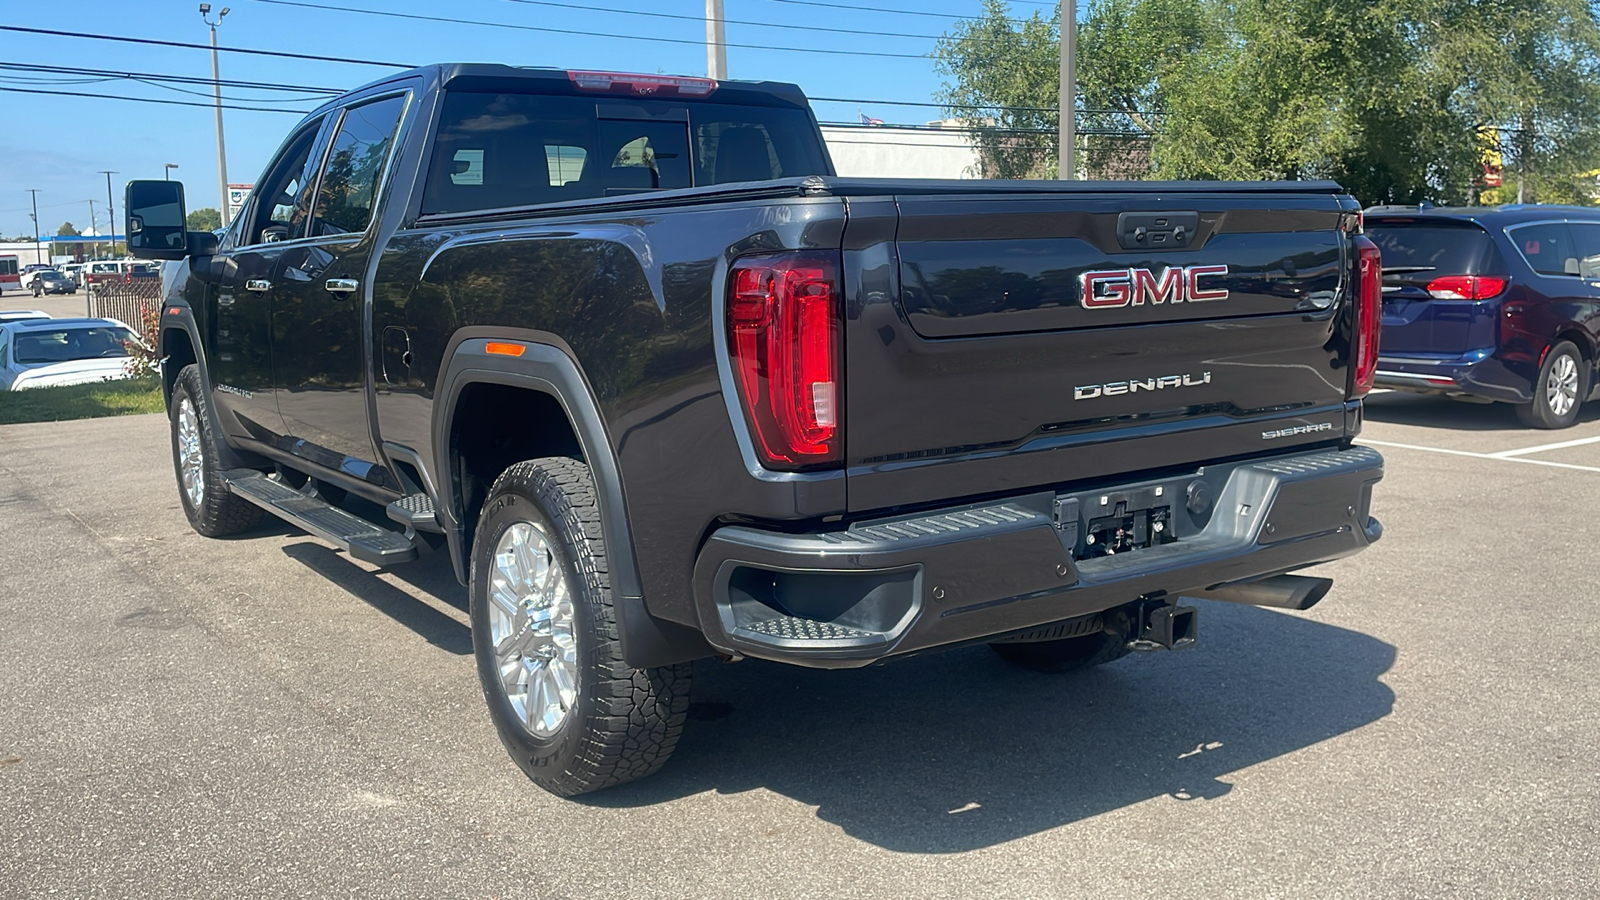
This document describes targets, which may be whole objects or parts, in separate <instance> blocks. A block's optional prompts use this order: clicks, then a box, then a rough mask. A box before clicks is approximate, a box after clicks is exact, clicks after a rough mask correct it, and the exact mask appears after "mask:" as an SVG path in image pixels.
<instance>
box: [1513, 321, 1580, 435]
mask: <svg viewBox="0 0 1600 900" xmlns="http://www.w3.org/2000/svg"><path fill="white" fill-rule="evenodd" d="M1588 396H1589V364H1588V363H1587V362H1586V361H1585V360H1584V358H1583V355H1582V354H1581V353H1579V352H1578V348H1577V346H1576V345H1574V344H1573V343H1572V342H1571V341H1562V342H1560V343H1558V344H1556V345H1555V346H1554V347H1551V348H1550V352H1549V353H1547V354H1545V358H1544V365H1542V366H1540V367H1539V377H1538V379H1537V380H1536V381H1534V383H1533V399H1532V400H1531V401H1529V402H1527V403H1524V404H1521V405H1519V406H1518V407H1517V418H1519V419H1521V420H1522V424H1524V425H1527V426H1528V427H1530V428H1570V427H1572V425H1573V424H1574V423H1576V422H1577V421H1578V412H1579V410H1581V409H1582V408H1583V401H1584V400H1585V399H1586V398H1587V397H1588Z"/></svg>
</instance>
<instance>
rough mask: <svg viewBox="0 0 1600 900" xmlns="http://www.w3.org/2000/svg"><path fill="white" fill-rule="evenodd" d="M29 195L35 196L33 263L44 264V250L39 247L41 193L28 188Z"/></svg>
mask: <svg viewBox="0 0 1600 900" xmlns="http://www.w3.org/2000/svg"><path fill="white" fill-rule="evenodd" d="M28 193H30V194H32V195H33V261H34V262H37V263H39V264H41V265H42V264H43V263H44V250H43V249H42V248H41V247H40V246H39V191H38V189H36V188H28Z"/></svg>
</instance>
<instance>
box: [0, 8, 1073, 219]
mask: <svg viewBox="0 0 1600 900" xmlns="http://www.w3.org/2000/svg"><path fill="white" fill-rule="evenodd" d="M304 2H306V3H309V4H312V5H315V6H324V7H344V8H347V9H367V10H380V11H385V12H395V13H406V14H411V15H417V16H428V17H438V18H444V17H448V18H451V19H453V20H476V21H481V22H488V23H494V26H490V27H486V26H481V25H473V24H467V23H466V22H462V21H451V22H438V21H418V20H403V19H394V18H383V17H378V16H371V15H362V14H357V13H350V12H341V11H337V10H327V9H310V8H304V7H298V6H292V5H285V4H284V3H282V2H281V0H280V2H272V0H229V2H227V3H226V5H230V6H231V7H232V11H231V12H230V13H229V14H228V17H227V19H226V20H225V21H224V22H223V25H222V27H221V29H220V30H219V32H218V34H219V39H220V42H221V44H222V45H223V46H235V47H248V48H253V49H264V50H278V51H290V52H296V53H307V54H311V55H314V56H339V57H349V58H360V59H377V60H385V61H394V62H401V63H410V64H426V63H433V62H500V63H508V64H513V65H538V66H553V67H557V68H569V69H608V70H618V71H632V72H656V71H665V72H669V73H674V74H689V75H703V74H705V70H706V53H705V46H704V43H703V41H704V39H705V26H704V23H703V20H700V19H698V18H695V17H699V16H703V15H704V12H705V6H704V3H703V2H702V0H669V2H667V3H662V4H651V5H638V4H633V3H630V2H629V0H593V2H592V3H585V2H584V0H541V2H531V0H454V2H451V3H448V4H445V3H438V2H426V0H383V2H379V0H304ZM829 2H836V3H840V4H849V0H829ZM862 2H864V3H865V4H866V5H868V6H871V7H878V8H882V9H898V10H903V11H914V12H917V13H923V15H911V14H896V13H889V12H874V11H869V10H862V9H859V8H849V9H833V8H822V7H818V6H808V5H801V4H798V3H794V2H787V0H724V3H725V8H724V15H725V16H726V18H727V19H728V20H729V21H730V24H729V25H728V26H727V29H728V30H727V40H728V43H729V44H730V45H731V44H746V45H752V46H751V47H734V46H730V47H729V49H728V71H729V76H730V77H731V78H736V79H771V80H777V81H792V82H795V83H797V84H799V85H800V86H801V87H802V88H804V89H805V91H806V93H807V94H808V95H810V96H813V97H841V98H860V99H865V100H883V101H888V100H901V101H918V102H926V101H928V100H930V99H931V98H932V95H933V94H934V93H935V92H936V91H937V90H938V89H939V86H940V79H939V76H938V75H936V74H935V73H934V69H933V62H932V60H931V59H929V58H927V56H926V54H928V53H929V52H931V51H932V49H933V46H934V40H933V37H934V36H937V35H938V34H940V33H942V32H944V31H946V30H948V29H949V28H950V27H951V26H953V25H954V24H955V21H956V19H955V18H954V17H958V16H972V15H976V14H977V13H978V11H979V8H980V3H979V0H862ZM551 3H553V4H555V5H549V4H551ZM212 5H213V6H214V7H216V8H218V9H220V8H221V7H222V6H223V5H225V3H223V2H215V0H213V4H212ZM565 7H574V8H565ZM576 7H582V8H576ZM601 7H610V8H612V9H614V10H630V9H631V10H645V11H649V12H652V13H663V14H674V15H683V16H688V17H690V18H687V19H682V20H679V19H670V18H651V17H646V16H641V15H637V14H634V13H630V12H610V11H605V10H604V9H602V8H601ZM1053 8H1054V4H1053V3H1049V2H1046V0H1012V9H1013V12H1014V14H1017V15H1028V14H1031V13H1032V12H1034V11H1039V12H1041V13H1042V14H1045V15H1048V14H1049V13H1050V11H1051V10H1052V9H1053ZM930 13H931V14H933V15H927V14H930ZM738 21H748V22H755V23H764V24H760V25H757V24H732V23H733V22H738ZM0 24H4V25H18V26H26V27H32V28H46V29H55V30H62V31H77V32H92V33H96V34H106V35H120V36H129V37H147V38H156V39H161V40H169V41H183V42H191V43H205V42H206V41H207V39H208V32H207V29H206V27H205V25H204V24H203V23H202V22H201V20H200V14H199V12H198V3H197V2H194V0H138V2H128V0H74V2H72V3H64V4H52V3H24V2H18V0H11V2H8V3H5V4H3V5H0ZM511 26H524V28H522V29H519V28H515V27H511ZM773 26H776V27H773ZM794 26H810V27H821V28H834V29H843V30H847V31H850V32H857V33H848V34H840V33H828V32H818V31H804V30H798V29H797V28H795V27H794ZM529 28H545V29H561V30H567V31H585V32H604V33H607V34H610V35H633V36H639V37H648V38H655V39H673V40H677V41H683V42H685V43H669V42H666V41H662V40H648V41H647V40H628V39H623V38H620V37H597V36H586V35H575V34H558V33H549V32H541V31H535V30H526V29H529ZM891 34H905V35H913V37H892V36H890V35H891ZM0 40H3V41H4V43H5V47H6V50H5V52H4V53H3V54H0V62H4V63H6V64H24V65H25V64H43V65H53V66H75V67H82V68H91V69H105V70H121V71H129V72H138V73H153V74H161V75H186V76H194V77H200V78H208V77H209V76H210V74H211V68H210V66H211V63H210V54H209V53H208V52H207V51H204V50H190V49H180V48H167V47H151V46H144V45H136V44H123V43H112V42H107V41H95V40H86V39H81V38H67V37H56V36H44V35H31V34H17V33H4V32H0ZM778 48H806V49H826V50H834V51H840V50H845V51H859V52H866V53H879V54H904V55H906V56H908V57H910V58H894V57H874V56H856V55H836V54H822V53H810V52H791V51H789V50H784V49H778ZM387 71H391V70H388V69H383V68H375V67H370V66H357V65H348V64H343V63H331V62H325V61H321V60H317V61H309V60H289V59H277V58H270V57H253V56H247V55H244V54H230V53H224V54H223V55H222V77H223V78H224V79H238V80H245V81H250V82H253V83H259V82H274V83H278V84H296V85H310V86H316V87H329V88H341V89H343V88H350V87H354V86H356V85H359V84H362V83H365V82H367V81H370V80H372V79H374V78H376V77H379V76H380V75H382V74H384V73H385V72H387ZM82 79H83V76H68V75H60V74H53V75H43V74H39V73H36V72H22V71H17V70H15V69H0V88H26V89H34V90H57V91H72V92H81V93H103V94H117V95H122V96H136V97H151V98H159V99H165V100H180V101H193V102H198V103H204V102H206V101H207V100H208V98H209V96H210V94H209V88H208V87H206V86H201V85H175V86H174V85H169V86H166V87H160V86H153V85H148V84H144V83H139V82H132V81H126V80H117V81H110V82H105V83H86V82H83V81H82ZM61 82H75V83H61ZM179 89H181V90H182V91H199V92H200V93H201V94H202V95H203V96H193V95H190V94H185V93H181V92H180V90H179ZM223 94H224V97H225V98H229V99H228V100H227V101H225V102H235V103H239V104H243V105H257V106H259V105H263V104H264V103H268V102H270V103H271V104H273V105H279V106H282V107H284V108H290V109H293V108H299V109H302V110H305V109H310V108H311V107H312V106H314V105H315V103H314V102H308V101H306V100H304V99H302V98H297V97H295V95H289V94H283V93H268V92H262V91H256V90H246V89H243V88H228V89H224V91H223ZM285 101H288V102H285ZM816 107H817V111H818V114H819V116H820V117H821V118H822V119H824V120H832V121H855V120H856V119H857V110H858V108H859V110H860V111H861V112H865V113H866V114H867V115H870V116H874V117H876V118H880V119H884V120H886V121H888V122H891V123H896V122H902V123H921V122H925V121H927V120H929V119H933V118H937V110H933V109H924V108H916V107H895V106H890V105H888V104H886V103H853V102H852V103H822V102H819V103H817V104H816ZM224 116H225V127H226V140H227V147H228V177H229V180H230V181H232V182H234V183H248V182H252V181H254V180H255V179H256V177H257V176H258V175H259V174H260V172H261V169H262V168H263V167H264V166H265V164H266V162H267V159H268V157H269V156H270V155H271V154H272V152H273V150H274V149H276V147H277V145H278V142H279V141H280V140H281V139H282V137H283V135H284V134H285V133H287V131H288V130H289V128H290V127H291V126H292V125H293V124H294V122H295V121H296V116H294V115H287V114H281V113H269V112H249V111H241V110H226V111H225V113H224ZM212 117H213V113H212V111H211V109H210V108H209V107H183V106H160V105H154V104H145V103H129V102H122V101H115V100H104V99H86V98H79V97H57V96H44V95H32V94H25V93H13V92H4V91H0V122H3V123H4V124H3V125H0V234H4V235H5V236H12V235H18V234H26V233H29V232H30V231H31V230H32V223H31V221H30V219H29V217H28V213H29V211H30V206H29V194H28V193H27V189H28V188H38V189H39V220H40V229H41V231H42V232H43V233H45V234H54V233H55V231H56V229H57V228H58V227H59V226H60V225H61V223H62V222H63V221H68V220H70V221H71V222H73V223H74V224H75V225H77V226H79V227H80V228H83V227H86V226H87V224H88V223H87V220H88V217H89V205H88V203H87V202H86V201H87V200H89V199H90V198H93V199H94V201H95V208H96V213H95V214H96V215H97V216H98V217H100V221H101V223H102V227H103V226H104V216H105V208H104V207H105V197H106V180H105V176H104V175H100V174H98V172H99V170H102V169H113V170H117V172H118V173H119V174H117V175H114V176H112V178H113V182H114V185H115V195H116V202H117V206H118V208H119V210H120V208H121V205H122V198H121V194H122V185H123V183H124V182H125V181H127V180H128V179H131V178H160V177H161V175H162V164H163V163H177V164H178V166H179V168H178V169H177V170H176V171H175V172H174V173H173V177H174V178H179V177H181V178H182V179H183V181H184V182H185V183H186V186H187V188H188V194H189V198H190V199H189V206H190V207H191V208H197V207H202V206H215V205H216V202H217V198H216V194H217V189H216V184H217V175H216V144H215V137H214V135H215V130H214V127H213V118H212Z"/></svg>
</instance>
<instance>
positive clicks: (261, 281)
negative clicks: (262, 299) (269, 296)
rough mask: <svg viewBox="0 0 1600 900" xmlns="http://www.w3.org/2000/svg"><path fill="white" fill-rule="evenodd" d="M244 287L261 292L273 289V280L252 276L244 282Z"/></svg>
mask: <svg viewBox="0 0 1600 900" xmlns="http://www.w3.org/2000/svg"><path fill="white" fill-rule="evenodd" d="M244 289H245V290H247V291H255V292H256V293H258V294H261V293H265V292H267V291H270V290H272V282H270V281H268V280H266V279H265V278H252V279H250V280H249V281H246V282H245V283H244Z"/></svg>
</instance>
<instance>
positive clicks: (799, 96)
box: [308, 63, 809, 118]
mask: <svg viewBox="0 0 1600 900" xmlns="http://www.w3.org/2000/svg"><path fill="white" fill-rule="evenodd" d="M617 74H641V75H649V77H652V78H660V77H683V78H694V79H697V80H701V81H703V80H705V77H704V76H702V75H682V76H676V75H673V74H671V73H661V74H653V73H617ZM417 78H420V79H422V81H423V83H424V84H425V85H426V87H427V88H433V87H438V86H448V87H450V88H452V89H455V90H518V89H531V90H533V91H535V92H537V93H541V94H544V93H548V94H567V95H571V96H584V97H598V96H603V94H602V93H600V92H590V91H579V90H578V89H577V88H575V87H573V84H572V80H571V79H570V78H569V77H568V76H567V70H566V69H552V68H544V67H534V66H508V65H503V64H500V63H438V64H435V65H431V66H419V67H418V68H415V69H409V70H407V71H404V72H396V73H394V74H393V75H386V76H384V77H383V78H380V79H378V80H376V81H373V82H369V83H367V84H364V85H362V86H361V87H358V88H356V89H354V90H351V91H348V92H346V93H345V94H342V95H340V96H339V97H335V98H334V99H332V100H330V101H328V102H327V103H324V104H323V105H322V106H319V107H317V109H315V110H313V111H312V112H311V113H310V115H312V116H314V115H317V114H319V113H322V112H324V111H326V110H328V109H330V108H334V107H337V106H339V105H340V104H341V103H343V102H344V101H345V98H346V97H349V96H351V95H354V94H361V93H367V92H369V91H376V90H379V89H382V88H383V87H385V86H388V85H394V84H397V83H399V82H402V81H406V80H411V79H417ZM611 96H619V97H620V96H627V95H623V94H614V95H611ZM635 99H637V100H652V99H659V100H671V101H677V102H685V100H686V99H687V101H688V102H693V103H742V104H746V105H755V106H799V107H802V108H808V107H809V104H808V103H807V101H806V95H805V93H804V92H803V91H801V90H800V87H799V85H795V84H790V83H788V82H784V81H736V80H722V81H718V82H717V89H716V90H715V91H712V92H711V94H710V95H708V96H705V97H695V98H682V97H636V98H635ZM308 118H309V116H308Z"/></svg>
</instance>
